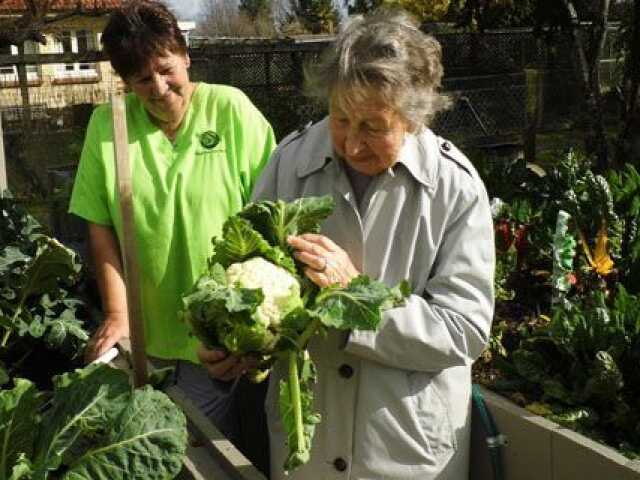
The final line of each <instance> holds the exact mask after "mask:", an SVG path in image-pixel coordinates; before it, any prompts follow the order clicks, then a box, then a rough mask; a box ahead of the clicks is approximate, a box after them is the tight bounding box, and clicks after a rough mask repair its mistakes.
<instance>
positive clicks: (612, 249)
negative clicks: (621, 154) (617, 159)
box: [475, 153, 640, 458]
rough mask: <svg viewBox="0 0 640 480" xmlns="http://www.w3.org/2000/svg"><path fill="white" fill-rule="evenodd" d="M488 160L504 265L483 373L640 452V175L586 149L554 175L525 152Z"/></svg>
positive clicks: (538, 408)
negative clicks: (608, 164)
mask: <svg viewBox="0 0 640 480" xmlns="http://www.w3.org/2000/svg"><path fill="white" fill-rule="evenodd" d="M479 167H480V170H481V174H482V175H483V177H484V180H485V182H486V184H487V187H488V190H489V192H490V195H491V196H492V197H493V205H492V207H493V209H494V211H493V214H494V219H495V232H496V252H497V268H496V280H495V282H496V283H495V287H496V314H495V318H494V324H493V335H492V339H491V344H490V348H489V349H488V350H487V351H486V352H485V355H484V357H483V358H482V359H481V360H480V361H479V362H477V364H476V369H475V375H476V380H477V381H479V382H481V383H483V384H485V385H487V386H489V387H490V388H491V389H493V390H496V391H498V392H501V393H502V394H504V395H506V396H507V397H509V398H510V399H511V400H513V401H514V402H516V403H517V404H519V405H521V406H524V407H525V408H526V409H527V410H529V411H531V412H533V413H536V414H539V415H544V416H546V417H548V418H550V419H551V420H553V421H555V422H556V423H558V424H560V425H563V426H566V427H569V428H571V429H573V430H576V431H578V432H581V433H584V434H586V435H588V436H590V437H592V438H594V439H596V440H598V441H600V442H603V443H606V444H608V445H610V446H612V447H614V448H616V449H619V450H620V451H621V452H622V453H623V454H625V455H626V456H628V457H629V458H638V457H639V456H640V404H638V401H637V399H638V395H640V370H639V369H638V362H639V361H640V297H639V296H638V293H639V289H638V286H639V283H638V278H639V275H640V236H639V232H638V213H640V174H639V173H638V171H637V170H636V169H635V167H633V166H631V165H627V166H626V167H625V168H624V169H622V170H619V171H610V172H607V173H605V174H603V175H598V174H595V173H593V172H592V171H591V170H590V169H589V164H588V162H587V161H586V160H585V159H584V158H581V157H580V156H579V155H578V154H576V153H569V154H567V155H566V156H565V157H564V158H563V159H561V161H560V162H558V163H557V164H555V165H554V166H553V167H551V168H548V169H547V171H546V172H544V173H543V172H540V171H539V169H536V170H532V169H531V168H529V166H528V165H526V164H525V162H524V161H515V162H510V163H503V164H500V165H490V164H489V163H486V162H485V163H483V164H482V165H479ZM505 178H508V179H510V181H509V182H503V181H501V180H502V179H505Z"/></svg>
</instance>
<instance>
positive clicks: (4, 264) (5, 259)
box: [0, 245, 31, 276]
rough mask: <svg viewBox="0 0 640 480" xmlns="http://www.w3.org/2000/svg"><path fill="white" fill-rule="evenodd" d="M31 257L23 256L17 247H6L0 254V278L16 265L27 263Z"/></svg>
mask: <svg viewBox="0 0 640 480" xmlns="http://www.w3.org/2000/svg"><path fill="white" fill-rule="evenodd" d="M30 259H31V257H30V256H29V255H26V254H24V253H23V252H22V251H21V250H20V249H19V248H18V247H15V246H11V245H9V246H7V247H5V248H4V249H3V250H2V251H1V252H0V276H1V275H3V274H4V272H6V271H7V269H9V268H13V266H15V265H16V264H20V263H27V262H28V261H29V260H30Z"/></svg>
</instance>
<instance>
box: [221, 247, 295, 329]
mask: <svg viewBox="0 0 640 480" xmlns="http://www.w3.org/2000/svg"><path fill="white" fill-rule="evenodd" d="M226 276H227V281H228V282H229V284H230V285H236V286H238V287H240V288H251V289H257V288H260V289H262V293H263V294H264V300H263V301H262V303H261V304H260V305H259V306H258V308H257V310H256V314H255V319H256V320H257V321H259V322H260V323H262V324H263V325H264V326H265V327H268V326H272V327H277V326H278V325H280V321H281V320H282V318H284V317H285V316H286V315H287V314H288V313H289V312H291V311H292V310H294V309H296V308H298V307H302V306H303V303H302V299H301V298H300V282H298V279H297V278H296V277H295V276H293V275H292V274H291V273H289V272H288V271H287V270H285V269H284V268H282V267H279V266H277V265H274V264H273V263H271V262H269V261H267V260H265V259H264V258H262V257H254V258H251V259H250V260H247V261H244V262H239V263H234V264H231V265H229V268H227V270H226Z"/></svg>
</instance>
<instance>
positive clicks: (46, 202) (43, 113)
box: [0, 31, 616, 242]
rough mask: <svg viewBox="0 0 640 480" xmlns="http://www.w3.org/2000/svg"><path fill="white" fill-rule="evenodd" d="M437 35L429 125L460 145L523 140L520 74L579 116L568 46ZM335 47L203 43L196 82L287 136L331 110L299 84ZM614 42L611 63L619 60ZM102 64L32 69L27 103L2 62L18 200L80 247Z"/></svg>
mask: <svg viewBox="0 0 640 480" xmlns="http://www.w3.org/2000/svg"><path fill="white" fill-rule="evenodd" d="M437 37H438V39H439V40H440V42H441V43H442V45H443V61H444V64H445V72H446V77H445V80H444V89H445V91H446V92H447V93H448V94H449V95H450V96H451V98H452V100H453V106H452V108H451V109H450V110H448V111H446V112H444V113H442V114H440V115H439V116H438V117H437V118H436V119H435V121H434V125H433V129H434V130H435V131H436V132H437V133H438V134H440V135H442V136H444V137H447V138H450V139H452V140H454V141H455V142H456V143H459V144H466V145H477V144H491V145H496V144H498V145H499V144H501V143H505V142H506V143H518V142H519V141H520V140H519V139H520V137H521V134H522V132H523V130H524V129H525V127H526V121H527V116H526V110H527V95H528V86H527V80H526V79H527V76H526V75H525V73H524V72H525V69H526V68H528V67H531V66H534V67H536V68H539V69H541V70H543V71H545V72H546V75H545V76H544V77H543V78H544V82H545V87H544V88H545V91H548V95H547V96H546V97H545V107H544V108H543V110H544V112H545V115H549V118H552V117H553V118H555V117H556V116H560V117H562V116H564V115H573V114H574V113H575V111H576V110H577V108H578V105H579V104H580V99H579V90H578V89H577V88H576V85H577V84H576V82H575V80H574V77H573V71H572V70H571V69H570V65H571V57H570V52H569V50H568V48H564V47H562V44H558V43H557V42H556V43H554V44H553V45H554V48H553V49H552V48H550V47H549V45H550V44H549V45H547V44H546V43H545V42H544V40H541V39H539V38H537V37H535V36H534V35H533V33H532V32H531V31H515V32H496V33H490V34H484V35H477V34H443V35H437ZM330 42H331V39H322V40H310V41H237V40H236V41H216V42H208V43H203V42H198V43H197V44H196V45H195V46H193V47H192V48H191V49H190V56H191V60H192V62H191V78H192V80H194V81H204V82H209V83H223V84H228V85H233V86H236V87H238V88H240V89H242V90H243V91H244V92H245V93H246V94H247V95H248V96H249V97H250V98H251V100H252V101H253V102H254V103H255V104H256V106H257V107H258V108H259V109H260V110H261V111H262V112H263V113H264V115H265V116H266V118H268V119H269V121H270V122H271V123H272V125H273V126H274V130H275V131H276V136H277V138H278V139H282V138H283V137H284V136H285V135H286V134H287V133H289V132H291V131H293V130H296V129H298V128H300V127H302V126H303V125H305V124H307V123H308V122H309V121H315V120H318V119H320V118H322V117H323V116H324V115H325V114H326V111H325V106H319V105H314V104H312V103H310V102H309V100H308V99H306V98H305V97H304V96H303V94H302V88H301V87H302V79H303V66H304V65H305V64H306V63H309V62H311V63H312V62H315V61H317V60H318V58H319V56H320V55H321V52H322V51H323V50H324V49H325V48H326V47H327V46H328V45H329V44H330ZM558 45H560V46H558ZM611 45H612V43H611V42H610V44H608V46H607V55H608V57H609V59H608V60H606V61H605V62H613V59H615V56H616V55H615V49H614V48H613V47H612V46H611ZM98 55H100V54H98ZM0 60H2V59H0ZM98 60H99V58H98V59H97V60H96V61H95V63H92V64H91V65H93V67H92V69H91V74H92V75H91V76H90V77H87V76H82V75H80V76H79V77H78V78H75V79H74V78H65V79H64V81H61V79H60V78H57V77H56V71H59V69H58V70H56V69H55V68H54V69H51V68H48V67H47V66H46V65H32V66H27V68H26V71H27V73H28V72H31V74H30V75H31V76H30V77H29V75H27V78H28V80H29V81H28V83H29V89H28V98H27V97H26V94H25V91H26V89H25V88H22V89H21V88H20V87H19V85H18V82H17V81H16V80H17V78H16V75H14V76H13V77H12V78H9V79H8V80H7V77H6V76H5V77H4V81H3V77H2V74H1V72H3V71H4V72H6V71H8V67H9V66H11V65H10V64H8V63H6V62H5V63H4V64H3V63H2V62H0V114H1V115H2V120H3V122H2V124H3V129H4V142H5V151H6V163H7V169H8V177H9V187H10V189H11V190H12V192H13V193H14V195H16V196H17V197H19V198H24V199H26V200H27V201H29V203H30V205H32V207H33V208H32V209H33V210H34V211H35V212H36V213H37V214H39V215H40V218H41V220H42V221H43V222H44V223H48V224H50V225H51V226H52V228H53V229H54V233H55V234H56V235H57V236H59V237H60V238H62V239H63V240H66V241H71V242H73V241H77V242H80V241H81V240H82V238H83V236H84V233H83V232H84V230H83V229H82V227H81V226H80V224H79V222H78V221H77V220H75V219H73V218H71V217H70V216H68V215H66V213H65V210H66V204H67V201H68V196H69V192H70V187H71V185H72V181H73V175H74V172H75V165H76V164H77V161H78V159H79V156H80V152H81V148H82V142H83V139H84V131H85V128H86V125H87V122H88V119H89V116H90V114H91V111H92V109H93V107H94V106H95V105H96V104H99V103H103V102H105V101H108V99H109V97H110V95H111V92H113V91H115V90H116V89H118V88H122V86H121V84H120V82H119V80H118V79H117V78H116V77H115V76H114V75H113V74H112V73H111V69H110V67H109V65H108V64H107V63H106V62H99V61H98ZM47 61H50V59H49V60H47ZM76 61H77V62H81V59H78V60H76ZM3 67H4V69H3ZM15 71H16V72H17V69H15ZM612 75H613V74H612ZM540 123H541V125H545V124H547V123H548V124H549V125H552V124H553V122H551V121H549V122H547V121H546V120H541V121H540Z"/></svg>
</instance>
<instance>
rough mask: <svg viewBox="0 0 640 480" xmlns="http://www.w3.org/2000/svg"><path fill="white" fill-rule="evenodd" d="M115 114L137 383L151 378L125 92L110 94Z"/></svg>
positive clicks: (117, 159)
mask: <svg viewBox="0 0 640 480" xmlns="http://www.w3.org/2000/svg"><path fill="white" fill-rule="evenodd" d="M111 108H112V114H113V148H114V154H115V155H114V156H115V163H116V179H117V182H118V196H119V200H120V212H121V215H122V239H121V241H120V250H121V252H122V260H123V263H124V278H125V284H126V287H127V309H128V313H129V334H130V337H131V362H132V364H133V380H134V384H135V386H136V387H140V386H142V385H145V384H146V383H147V380H148V374H147V355H146V353H145V339H144V323H143V319H142V304H141V295H140V268H139V263H138V249H137V244H136V230H135V220H134V211H133V188H132V181H131V177H132V175H131V164H130V163H129V138H128V135H127V117H126V107H125V103H124V94H123V93H121V92H118V93H115V94H114V95H113V97H112V98H111Z"/></svg>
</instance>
